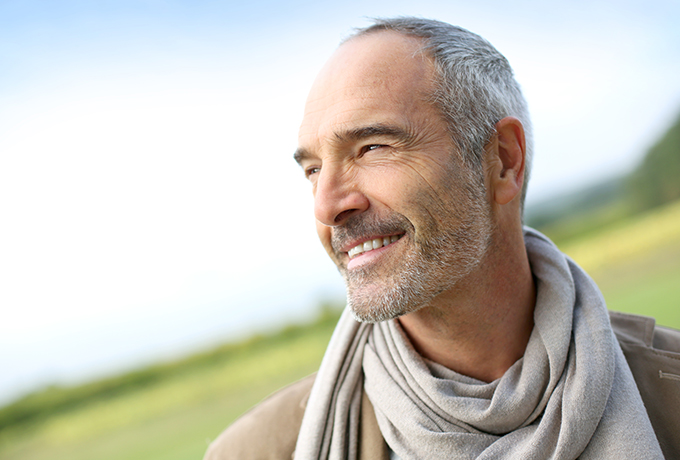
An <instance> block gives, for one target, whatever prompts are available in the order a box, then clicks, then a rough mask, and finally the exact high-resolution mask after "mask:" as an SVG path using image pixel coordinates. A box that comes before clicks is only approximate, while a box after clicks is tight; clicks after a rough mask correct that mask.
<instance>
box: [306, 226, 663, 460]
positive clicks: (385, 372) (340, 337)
mask: <svg viewBox="0 0 680 460" xmlns="http://www.w3.org/2000/svg"><path fill="white" fill-rule="evenodd" d="M525 243H526V247H527V252H528V254H529V260H530V262H531V267H532V271H533V273H534V276H535V277H536V280H537V299H536V309H535V313H534V323H535V326H534V330H533V332H532V334H531V338H530V340H529V344H528V345H527V349H526V352H525V354H524V357H523V358H522V359H520V360H518V361H517V362H516V363H515V364H514V365H513V366H512V367H511V368H510V369H508V371H507V372H506V373H505V374H504V375H503V377H501V378H500V379H498V380H495V381H493V382H491V383H485V382H481V381H478V380H475V379H473V378H470V377H466V376H464V375H460V374H457V373H456V372H453V371H451V370H449V369H447V368H445V367H443V366H440V365H438V364H436V363H432V362H428V361H425V360H424V359H423V358H422V357H421V356H420V355H418V353H417V352H416V351H415V350H414V349H413V347H412V346H411V344H410V343H409V341H408V339H407V338H406V337H405V335H404V333H403V331H402V330H401V328H400V326H399V323H398V322H397V321H387V322H384V323H380V324H377V325H371V324H360V323H357V322H356V321H355V320H354V319H353V318H352V317H351V315H350V314H349V313H348V312H347V311H345V312H344V313H343V316H342V317H341V319H340V322H339V323H338V326H337V328H336V330H335V332H334V334H333V337H332V339H331V342H330V344H329V346H328V350H327V351H326V355H325V356H324V359H323V362H322V364H321V367H320V369H319V373H318V376H317V378H316V381H315V383H314V386H313V388H312V393H311V395H310V399H309V403H308V405H307V410H306V412H305V415H304V418H303V421H302V427H301V430H300V435H299V437H298V441H297V447H296V455H295V458H296V460H309V459H331V460H345V459H350V460H354V459H356V458H357V444H358V442H357V441H358V421H359V411H360V406H361V394H362V386H363V387H365V389H366V393H367V394H368V397H369V399H370V400H371V403H372V404H373V406H374V409H375V413H376V417H377V420H378V425H379V427H380V431H381V432H382V435H383V437H384V438H385V441H386V442H387V444H388V445H389V447H390V448H391V449H392V450H393V451H394V452H395V453H396V454H397V455H398V456H399V457H401V458H402V459H403V460H408V459H444V458H447V459H448V458H456V459H473V458H478V459H575V458H582V459H622V458H626V459H628V458H630V459H662V458H663V455H662V453H661V450H660V448H659V444H658V442H657V440H656V437H655V435H654V431H653V430H652V427H651V424H650V422H649V419H648V417H647V414H646V412H645V409H644V406H643V404H642V400H641V399H640V394H639V392H638V390H637V387H636V386H635V382H634V380H633V377H632V375H631V372H630V369H629V368H628V364H627V363H626V360H625V358H624V356H623V353H622V352H621V349H620V348H619V345H618V342H617V341H616V338H615V337H614V334H613V332H612V330H611V327H610V324H609V317H608V315H607V311H606V308H605V304H604V299H603V298H602V295H601V294H600V292H599V291H598V289H597V287H596V286H595V284H594V282H593V281H592V280H591V279H590V278H589V277H588V276H587V275H586V274H585V273H584V272H583V271H582V270H581V269H580V268H579V267H578V266H577V265H576V264H575V263H574V262H573V261H571V260H570V259H568V258H567V257H566V256H565V255H563V254H562V253H561V252H559V250H558V249H557V248H556V247H555V246H554V245H553V244H552V243H551V242H550V241H549V240H548V239H547V238H546V237H544V236H543V235H541V234H540V233H538V232H536V231H534V230H531V229H525Z"/></svg>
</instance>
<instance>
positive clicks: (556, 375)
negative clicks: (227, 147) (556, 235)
mask: <svg viewBox="0 0 680 460" xmlns="http://www.w3.org/2000/svg"><path fill="white" fill-rule="evenodd" d="M529 126H530V125H529V119H528V114H527V109H526V104H525V102H524V99H523V97H522V95H521V92H520V90H519V87H518V85H517V83H516V82H515V80H514V78H513V76H512V70H511V68H510V66H509V64H508V62H507V61H506V59H505V58H504V57H503V56H502V55H501V54H500V53H498V51H496V50H495V48H493V47H492V46H491V45H490V44H489V43H487V42H486V41H485V40H484V39H482V38H481V37H478V36H477V35H474V34H472V33H470V32H468V31H466V30H463V29H460V28H457V27H454V26H450V25H448V24H444V23H440V22H437V21H429V20H423V19H415V18H398V19H393V20H380V21H378V22H377V23H376V24H375V25H374V26H372V27H369V28H367V29H365V30H362V31H359V32H358V33H356V34H355V35H354V36H353V37H351V38H350V39H349V40H347V41H345V42H344V43H343V44H342V45H341V46H340V47H339V48H338V50H337V51H336V53H335V54H334V55H333V56H332V57H331V59H330V61H329V62H328V63H327V64H326V66H325V67H324V69H323V70H322V71H321V73H320V75H319V76H318V78H317V80H316V82H315V83H314V85H313V88H312V90H311V92H310V95H309V98H308V100H307V105H306V109H305V115H304V119H303V122H302V126H301V128H300V134H299V143H300V144H299V148H298V150H297V152H296V153H295V159H296V160H297V161H298V163H299V164H300V166H301V167H302V169H303V171H304V173H305V176H306V177H307V178H308V179H309V181H310V182H311V184H312V189H313V193H314V212H315V216H316V219H317V230H318V234H319V237H320V239H321V242H322V243H323V245H324V247H325V249H326V251H327V252H328V254H329V256H330V257H331V259H333V261H334V262H335V263H336V264H337V266H338V268H339V270H340V272H341V273H342V275H343V277H344V278H345V281H346V284H347V302H348V309H347V311H346V312H345V313H344V314H343V316H342V318H341V319H340V322H339V324H338V326H337V328H336V331H335V333H334V335H333V338H332V339H331V342H330V344H329V347H328V350H327V352H326V355H325V357H324V360H323V363H322V365H321V368H320V370H319V372H318V374H317V375H316V376H312V377H310V378H308V379H305V380H303V381H301V382H298V383H297V384H294V385H292V386H291V387H288V388H287V389H284V390H283V391H282V392H280V393H278V394H276V395H274V396H273V397H271V398H269V399H268V400H267V401H265V402H264V403H262V404H261V405H260V406H258V407H256V408H255V409H254V410H253V411H251V412H250V413H248V414H247V415H246V416H244V417H243V418H241V419H240V420H239V421H237V422H236V423H235V424H234V425H232V427H230V428H229V429H228V430H227V431H226V432H225V433H223V434H222V436H221V437H220V438H218V440H217V441H215V443H213V445H212V446H211V448H210V449H209V451H208V454H207V456H206V458H208V459H218V458H282V459H283V458H286V459H288V458H291V456H292V455H294V457H295V458H296V459H317V458H324V459H325V458H331V459H346V458H348V459H357V458H360V459H367V458H384V459H386V458H391V459H394V458H397V459H398V458H401V459H430V458H432V459H440V458H465V459H467V458H486V459H490V458H516V459H525V458H535V459H547V458H559V459H574V458H593V459H595V458H597V459H603V458H605V459H614V458H616V459H620V458H634V459H648V458H649V459H657V458H663V455H664V453H665V454H666V455H671V454H673V453H677V451H676V450H674V449H677V444H676V445H672V441H670V440H672V439H673V438H674V430H677V429H678V427H679V425H677V424H675V425H673V423H674V422H672V421H671V422H669V421H668V420H670V419H668V420H667V419H664V418H663V417H664V416H665V415H663V414H664V413H667V412H668V411H665V412H664V411H660V412H661V413H662V415H658V414H656V413H654V415H653V418H654V419H655V420H657V423H655V425H654V428H653V426H652V423H650V416H651V415H652V414H651V412H650V416H648V414H647V412H648V410H649V408H648V409H647V410H646V408H645V403H647V399H645V403H643V400H642V399H641V396H640V392H639V390H638V387H637V386H636V381H635V379H634V377H633V375H632V374H631V370H630V368H629V365H628V363H627V362H626V358H625V357H624V354H623V353H622V350H621V347H620V345H619V343H618V342H617V340H616V338H615V335H614V333H613V332H612V328H611V326H610V320H609V317H608V314H607V311H606V308H605V305H604V301H603V299H602V297H601V295H600V293H599V291H598V290H597V287H596V286H595V285H594V284H593V282H592V280H591V279H590V278H588V276H587V275H586V274H585V273H584V272H583V271H581V269H580V268H579V267H577V266H576V265H575V264H574V263H573V262H571V261H570V260H569V259H567V258H566V257H565V256H564V255H562V254H561V253H560V252H559V251H558V250H557V248H556V247H555V246H554V245H552V243H551V242H550V241H548V240H547V239H546V238H545V237H544V236H542V235H540V234H538V233H537V232H535V231H532V230H530V229H525V228H523V227H522V206H523V199H524V194H525V190H526V182H527V177H528V171H529V164H530V156H531V135H530V128H529ZM615 319H616V321H618V322H620V323H622V324H623V325H624V326H625V327H624V328H623V329H622V332H621V334H622V335H621V336H622V337H623V338H622V339H621V343H622V345H623V344H628V345H626V346H628V348H630V347H632V346H633V345H634V346H637V347H638V348H640V349H641V350H643V351H640V352H636V351H633V352H630V350H629V352H628V353H629V356H632V357H633V358H632V359H633V363H636V361H635V360H636V359H638V360H639V359H642V360H643V362H645V363H646V362H648V361H645V358H644V357H643V353H644V352H649V350H651V345H652V342H651V340H652V339H651V331H650V330H649V328H648V326H649V323H648V322H645V321H644V320H637V319H630V318H627V317H616V318H615ZM640 321H641V322H640ZM647 321H649V320H647ZM631 324H632V326H631ZM639 324H642V325H643V326H644V327H647V328H648V329H646V331H647V333H648V334H647V335H649V337H650V338H649V340H647V342H645V341H644V340H642V339H640V340H638V336H636V335H635V330H636V327H637V326H636V325H639ZM628 326H629V327H628ZM626 327H627V329H626ZM644 327H643V329H644ZM652 327H653V322H652ZM638 329H639V328H638ZM630 331H633V332H630ZM658 334H667V335H664V336H663V337H666V336H668V337H670V338H671V339H673V337H672V336H671V335H669V334H670V332H668V331H661V332H659V333H658ZM675 340H677V337H675ZM631 344H632V345H631ZM640 344H642V345H640ZM677 344H678V342H677V341H676V343H675V346H677ZM676 351H678V350H676ZM636 353H637V354H636ZM678 358H680V355H673V354H672V353H670V354H669V355H664V356H663V359H664V360H663V362H659V364H658V365H657V364H655V365H654V366H652V367H653V370H651V371H650V372H648V373H647V374H645V377H642V378H641V379H642V380H640V381H641V382H643V383H644V382H648V381H649V380H650V379H651V378H652V377H654V378H658V376H661V375H673V376H676V375H677V372H678V370H679V367H680V366H678V365H677V363H680V361H678ZM630 359H631V358H630V357H629V360H630ZM633 363H631V365H632V364H633ZM644 365H645V364H644V363H643V367H644ZM674 365H675V367H673V366H674ZM664 366H665V367H664ZM657 368H658V371H659V374H658V375H657V374H656V372H657ZM642 372H643V373H644V372H647V369H643V371H642ZM673 372H676V374H674V373H673ZM648 375H651V376H652V377H648ZM645 379H646V380H645ZM666 380H667V382H664V384H665V383H671V384H678V383H679V382H677V381H674V380H673V379H672V378H669V379H666ZM659 391H664V392H665V393H664V397H666V398H670V399H666V400H665V403H666V404H667V403H670V402H675V403H677V402H680V399H679V398H680V397H679V396H678V389H677V388H676V387H672V386H670V387H663V388H662V389H661V390H659ZM673 398H675V399H673ZM659 417H661V418H659ZM657 426H659V427H660V428H658V429H657V434H659V440H657V434H655V428H657ZM664 430H666V431H664ZM668 430H671V431H668ZM659 441H661V443H662V446H663V448H664V451H665V452H664V453H662V450H661V448H660V444H659Z"/></svg>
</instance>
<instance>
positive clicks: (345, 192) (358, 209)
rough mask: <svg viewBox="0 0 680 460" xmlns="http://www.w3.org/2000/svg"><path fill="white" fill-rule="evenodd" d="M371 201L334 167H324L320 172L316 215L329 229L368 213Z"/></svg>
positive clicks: (315, 202) (346, 175)
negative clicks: (353, 217) (355, 216)
mask: <svg viewBox="0 0 680 460" xmlns="http://www.w3.org/2000/svg"><path fill="white" fill-rule="evenodd" d="M368 206H369V201H368V198H367V197H366V195H364V194H363V193H362V192H361V191H360V190H359V187H358V186H357V184H356V182H355V181H353V180H352V179H351V178H349V174H346V173H344V174H343V172H342V171H340V168H339V167H335V166H334V165H324V167H323V168H322V169H321V171H320V172H319V178H318V180H317V183H316V190H315V193H314V215H315V217H316V219H317V220H318V221H319V222H321V223H322V224H324V225H326V226H328V227H337V226H340V225H342V224H344V223H345V222H346V221H347V219H349V218H350V217H352V216H354V215H357V214H361V213H362V212H364V211H366V210H367V209H368Z"/></svg>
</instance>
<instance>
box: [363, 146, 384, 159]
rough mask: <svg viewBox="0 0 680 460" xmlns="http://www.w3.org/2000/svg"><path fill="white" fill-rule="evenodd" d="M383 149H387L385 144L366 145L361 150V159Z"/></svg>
mask: <svg viewBox="0 0 680 460" xmlns="http://www.w3.org/2000/svg"><path fill="white" fill-rule="evenodd" d="M381 147H387V146H386V145H384V144H369V145H364V146H363V147H361V150H359V157H362V156H364V155H365V154H366V153H367V152H370V151H371V150H377V149H379V148H381Z"/></svg>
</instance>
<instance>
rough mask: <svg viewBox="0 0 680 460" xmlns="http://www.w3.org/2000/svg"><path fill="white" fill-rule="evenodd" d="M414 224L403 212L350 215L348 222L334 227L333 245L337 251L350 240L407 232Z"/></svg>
mask: <svg viewBox="0 0 680 460" xmlns="http://www.w3.org/2000/svg"><path fill="white" fill-rule="evenodd" d="M412 228H413V226H412V225H411V223H410V222H409V221H408V219H406V217H404V216H402V215H401V214H397V213H391V214H389V215H387V216H376V215H365V214H363V213H362V214H358V215H356V216H352V217H350V218H349V219H348V220H347V222H345V223H344V224H343V225H341V226H339V227H333V229H332V235H331V246H332V247H333V250H334V251H335V252H337V253H339V252H342V250H341V248H342V247H344V246H345V245H346V244H347V243H348V242H350V241H353V240H357V239H361V238H365V237H367V236H375V235H390V234H395V233H405V232H407V231H409V230H410V229H412Z"/></svg>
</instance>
